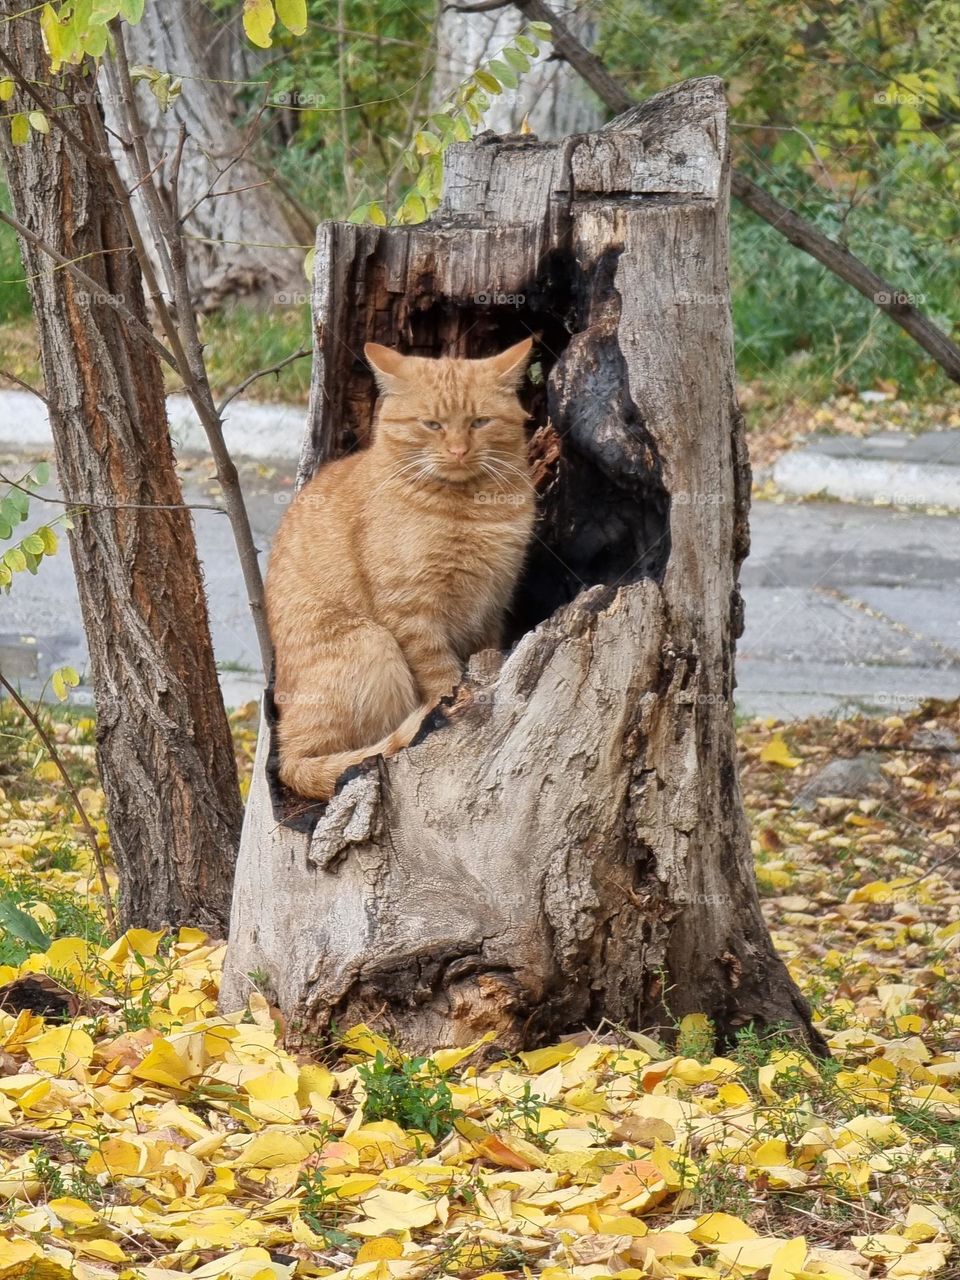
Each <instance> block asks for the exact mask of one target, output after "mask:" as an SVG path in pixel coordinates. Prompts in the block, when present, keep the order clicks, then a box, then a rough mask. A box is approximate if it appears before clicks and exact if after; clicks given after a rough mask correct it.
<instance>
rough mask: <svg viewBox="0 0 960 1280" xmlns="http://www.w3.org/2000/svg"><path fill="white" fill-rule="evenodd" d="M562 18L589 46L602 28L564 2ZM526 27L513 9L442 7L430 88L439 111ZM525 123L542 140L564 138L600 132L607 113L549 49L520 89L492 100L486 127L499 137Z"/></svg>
mask: <svg viewBox="0 0 960 1280" xmlns="http://www.w3.org/2000/svg"><path fill="white" fill-rule="evenodd" d="M557 12H558V13H559V14H560V15H561V16H562V17H563V19H564V21H566V22H567V23H568V25H569V26H570V28H571V30H573V31H575V32H576V33H577V35H578V37H579V38H580V39H581V40H583V42H584V43H585V44H586V45H588V46H589V45H591V44H592V43H593V41H594V39H595V37H596V27H597V22H596V18H595V17H594V16H593V15H592V14H590V13H589V11H588V10H587V7H586V6H585V5H580V6H578V5H576V4H574V3H570V0H561V3H560V4H559V5H558V6H557ZM581 14H582V15H583V16H580V15H581ZM525 25H526V24H525V20H524V18H523V15H522V14H519V13H518V12H517V11H516V10H515V9H514V8H512V7H511V6H505V7H503V8H500V9H496V10H494V11H493V12H490V13H483V12H470V11H466V10H463V9H460V8H458V7H457V6H455V5H451V4H442V5H441V6H440V17H439V22H438V23H437V63H436V66H435V68H434V72H433V81H432V88H431V99H432V101H433V104H434V106H439V105H440V104H441V103H442V102H443V101H444V100H445V99H446V98H448V97H449V96H450V94H451V93H454V92H455V91H456V89H457V88H458V86H459V85H461V84H462V83H463V82H464V81H465V80H467V79H469V77H470V76H471V75H472V74H473V72H474V71H475V70H476V68H477V67H479V66H481V65H482V64H483V63H484V62H486V61H487V60H488V59H490V58H493V57H496V55H497V54H498V52H499V50H500V49H502V48H503V47H504V45H507V44H509V43H510V42H511V41H512V40H513V38H514V36H516V35H517V33H518V32H519V31H522V30H523V28H524V26H525ZM524 120H526V121H527V122H528V123H529V127H530V129H532V131H533V132H534V133H535V134H536V135H537V137H539V138H562V137H565V136H566V135H567V134H571V133H589V132H590V130H591V129H595V128H597V126H598V125H599V124H600V123H601V122H602V120H603V109H602V107H601V106H600V104H599V103H598V102H597V100H596V99H595V98H594V96H593V95H592V94H591V93H590V92H589V90H587V89H586V87H585V86H584V84H583V81H582V80H581V79H580V77H579V76H578V75H577V74H576V72H575V71H574V70H573V68H572V67H571V66H570V65H569V64H568V63H566V62H564V61H562V60H558V59H556V58H554V57H553V53H552V50H551V48H550V46H549V45H547V46H545V47H544V48H543V49H542V50H541V52H540V55H539V56H538V57H537V58H535V59H534V60H533V62H532V65H531V66H530V68H529V69H528V70H526V71H525V72H524V74H523V79H522V81H521V83H520V84H519V85H518V86H517V88H516V89H505V91H504V92H503V93H501V94H498V95H497V96H496V97H495V98H494V99H493V102H492V103H491V105H490V109H489V110H488V111H487V113H486V117H485V124H486V126H487V128H489V129H492V130H493V131H494V132H495V133H515V132H516V131H517V130H518V129H519V128H520V126H521V125H522V124H523V122H524Z"/></svg>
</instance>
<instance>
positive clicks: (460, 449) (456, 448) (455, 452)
mask: <svg viewBox="0 0 960 1280" xmlns="http://www.w3.org/2000/svg"><path fill="white" fill-rule="evenodd" d="M447 452H448V453H449V454H450V457H451V458H456V460H457V462H462V461H463V460H464V458H465V457H466V456H467V446H466V445H465V444H451V445H448V446H447Z"/></svg>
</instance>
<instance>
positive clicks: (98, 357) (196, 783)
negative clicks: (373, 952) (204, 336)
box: [0, 0, 242, 933]
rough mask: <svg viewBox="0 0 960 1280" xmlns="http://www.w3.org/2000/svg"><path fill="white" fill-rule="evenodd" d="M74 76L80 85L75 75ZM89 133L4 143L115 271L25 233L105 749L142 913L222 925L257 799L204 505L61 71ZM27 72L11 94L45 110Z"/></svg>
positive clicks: (126, 877)
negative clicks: (244, 769) (247, 772)
mask: <svg viewBox="0 0 960 1280" xmlns="http://www.w3.org/2000/svg"><path fill="white" fill-rule="evenodd" d="M21 10H22V6H20V5H19V4H18V3H16V0H0V17H2V21H0V47H2V48H3V49H4V50H5V52H6V53H7V54H8V55H9V56H10V57H11V58H12V60H13V61H14V63H15V64H16V66H17V68H18V70H19V71H20V72H21V74H22V75H23V76H24V77H25V78H26V79H27V80H28V81H30V82H31V83H34V84H43V85H45V86H46V85H48V84H49V82H50V79H51V76H50V69H49V65H48V62H47V59H46V56H45V55H44V53H43V49H42V44H41V39H40V30H39V26H38V24H37V20H36V15H31V16H27V17H22V16H20V13H21ZM64 84H66V85H67V86H68V89H69V91H70V92H71V93H72V92H75V91H76V90H78V89H79V87H80V85H82V81H79V79H78V78H77V77H73V76H71V77H65V78H64ZM45 92H46V93H47V95H48V97H49V98H50V99H51V102H52V104H53V106H54V107H55V109H56V110H58V111H62V112H64V113H65V117H66V118H67V119H69V120H70V121H71V123H72V126H73V129H74V130H76V131H77V134H78V135H80V136H82V139H83V141H84V142H85V144H86V147H87V148H88V149H89V151H88V152H85V151H84V150H83V149H81V147H80V146H78V145H75V143H74V142H73V141H72V140H71V139H70V138H69V137H67V135H65V134H64V133H63V132H62V131H60V130H58V129H52V130H51V132H50V134H49V135H48V136H46V137H43V136H42V135H39V134H35V133H32V134H31V137H30V140H29V141H28V142H27V143H26V144H25V145H24V146H19V147H14V146H12V145H11V142H10V133H9V130H8V129H5V128H4V129H0V159H2V161H3V165H4V168H5V171H6V175H7V180H8V183H9V186H10V193H11V198H12V201H13V206H14V210H15V212H16V215H17V217H18V218H19V220H20V221H21V222H22V223H24V224H25V225H26V226H28V227H29V228H30V230H31V231H32V232H33V233H34V235H35V236H36V237H37V238H38V240H39V242H40V243H42V244H44V245H46V246H49V247H50V248H51V249H53V250H54V251H55V252H56V253H59V254H61V255H63V256H64V257H65V258H68V259H70V260H72V261H79V262H81V263H82V264H83V267H84V270H85V272H86V274H87V275H88V276H89V277H91V278H92V280H93V281H94V282H95V283H96V285H97V286H99V289H100V292H96V291H95V290H94V289H93V288H92V287H91V286H90V285H87V284H86V283H84V282H81V281H78V280H77V279H76V278H75V277H74V276H73V275H71V273H70V271H69V270H66V269H64V268H62V267H55V266H54V265H53V261H52V259H51V258H50V256H49V255H48V254H46V253H45V252H43V251H42V250H41V248H40V247H39V244H38V243H37V241H35V240H34V238H33V237H32V236H31V239H30V240H29V241H27V240H25V239H24V240H22V241H21V250H22V253H23V259H24V263H25V266H26V271H27V278H28V281H29V286H30V292H31V297H32V301H33V308H34V314H35V316H36V322H37V328H38V332H39V338H40V352H41V360H42V365H43V372H44V380H45V383H46V395H47V401H48V406H49V411H50V420H51V425H52V428H53V437H54V448H55V453H56V462H57V470H58V473H59V478H60V484H61V487H62V490H63V495H64V497H65V498H66V499H67V500H68V501H69V502H71V503H76V504H77V506H78V507H81V508H82V507H83V504H84V503H91V504H96V505H90V506H88V507H86V508H85V509H83V510H82V513H78V514H77V516H76V517H75V519H74V528H73V529H72V530H71V531H70V536H69V540H70V551H71V555H72V558H73V565H74V570H75V573H76V579H77V588H78V592H79V595H80V606H81V610H82V614H83V622H84V628H85V630H86V633H87V640H88V646H89V650H90V665H91V672H92V676H93V684H94V690H95V695H96V705H97V759H98V765H99V770H100V776H101V779H102V781H103V786H104V790H105V792H106V796H107V805H108V817H109V822H110V834H111V843H112V846H113V851H114V854H115V857H116V860H117V865H118V868H119V872H120V889H121V914H122V919H123V921H124V922H125V923H126V924H127V925H130V924H138V925H149V926H157V925H161V924H164V923H166V924H171V925H178V924H187V923H189V924H197V925H201V926H203V927H205V928H208V929H211V930H213V931H214V932H217V933H222V932H223V931H224V927H225V924H226V920H227V915H228V911H229V900H230V890H231V884H232V879H233V866H234V860H235V853H236V841H237V837H238V834H239V830H240V823H241V817H242V814H241V807H240V798H239V790H238V785H237V770H236V761H235V758H234V754H233V748H232V743H231V738H230V731H229V726H228V724H227V719H226V714H225V712H224V708H223V700H222V698H221V695H220V689H219V684H218V681H217V672H216V667H215V665H214V658H213V649H212V646H211V642H210V630H209V625H208V619H207V609H206V601H205V598H204V592H203V582H202V578H201V573H200V565H199V562H198V560H197V551H196V544H195V541H194V532H193V524H192V521H191V518H190V513H189V512H188V511H187V510H185V509H184V508H183V506H182V502H183V498H182V495H181V491H180V484H179V481H178V479H177V475H176V471H175V467H174V458H173V450H172V448H171V445H170V438H169V434H168V431H167V420H166V409H165V401H164V392H163V381H162V378H161V374H160V366H159V363H158V360H157V356H156V355H155V353H154V351H153V350H152V349H151V348H150V347H149V346H148V345H147V343H146V341H145V340H144V335H143V333H142V332H141V333H140V334H138V333H137V332H136V331H135V330H134V329H133V328H132V326H131V325H130V324H129V323H126V322H125V320H124V318H123V317H122V316H120V315H118V313H117V311H116V310H114V309H113V307H112V306H111V305H109V304H108V303H107V302H105V301H104V299H105V298H108V297H112V298H114V299H119V300H121V301H122V302H123V304H124V307H125V309H126V311H127V313H128V314H129V315H132V316H133V318H134V319H135V320H137V321H139V322H140V323H141V324H143V325H146V309H145V305H144V299H143V291H142V287H141V280H140V271H139V267H138V265H137V261H136V258H135V256H134V254H133V251H132V248H131V244H130V240H129V238H128V236H127V232H126V227H125V223H124V219H123V216H122V211H121V210H120V209H119V207H118V206H117V203H116V201H115V199H114V197H113V195H112V192H111V188H110V186H109V183H108V179H107V174H106V169H105V167H104V166H103V165H101V164H98V163H97V162H96V161H95V160H93V159H91V158H90V153H93V154H95V153H96V143H95V139H94V137H93V136H92V128H91V122H90V120H89V117H88V115H87V113H86V111H85V110H83V109H82V108H80V107H78V106H77V104H76V102H75V101H74V100H73V99H72V98H71V97H69V96H67V93H63V92H59V91H55V90H53V89H49V88H47V89H45ZM33 106H34V104H33V103H32V102H30V101H29V100H28V99H27V98H26V97H25V95H24V94H23V93H21V92H20V90H19V89H18V91H17V93H16V94H15V96H14V99H13V101H12V102H11V103H10V104H9V108H10V109H12V110H21V111H27V110H32V109H33Z"/></svg>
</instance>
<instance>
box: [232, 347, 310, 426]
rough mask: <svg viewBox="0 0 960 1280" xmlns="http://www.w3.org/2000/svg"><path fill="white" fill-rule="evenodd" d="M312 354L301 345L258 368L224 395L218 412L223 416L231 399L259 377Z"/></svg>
mask: <svg viewBox="0 0 960 1280" xmlns="http://www.w3.org/2000/svg"><path fill="white" fill-rule="evenodd" d="M311 354H312V353H311V352H310V351H309V350H308V349H307V348H306V347H301V348H300V349H299V350H298V351H294V352H292V353H291V354H290V355H288V356H284V358H283V359H282V360H278V361H277V363H276V364H272V365H270V366H269V367H268V368H266V369H258V370H257V371H256V373H251V374H250V375H249V377H247V378H244V380H243V381H242V382H240V383H238V384H237V386H235V387H234V388H233V390H232V391H230V392H228V394H227V395H225V396H224V398H223V399H222V400H221V401H220V403H219V404H218V405H217V413H218V414H219V415H220V416H221V417H223V411H224V409H226V407H227V405H228V404H229V403H230V401H231V400H235V399H236V398H237V396H239V395H242V394H243V392H244V391H246V389H247V387H249V386H250V384H251V383H252V382H256V381H257V379H258V378H265V377H266V376H267V375H268V374H270V373H279V372H280V370H281V369H285V368H286V367H287V365H288V364H293V362H294V360H302V359H303V357H304V356H309V355H311Z"/></svg>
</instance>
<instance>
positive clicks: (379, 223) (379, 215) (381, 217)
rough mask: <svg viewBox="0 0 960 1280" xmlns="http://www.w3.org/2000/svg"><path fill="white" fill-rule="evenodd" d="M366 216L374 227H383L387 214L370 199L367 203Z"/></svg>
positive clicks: (385, 223)
mask: <svg viewBox="0 0 960 1280" xmlns="http://www.w3.org/2000/svg"><path fill="white" fill-rule="evenodd" d="M367 217H368V218H369V219H370V221H371V222H372V223H373V225H374V226H375V227H385V226H386V225H387V215H386V214H385V213H384V212H383V209H382V208H381V207H380V205H379V204H377V202H376V200H372V201H371V202H370V204H368V205H367Z"/></svg>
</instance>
